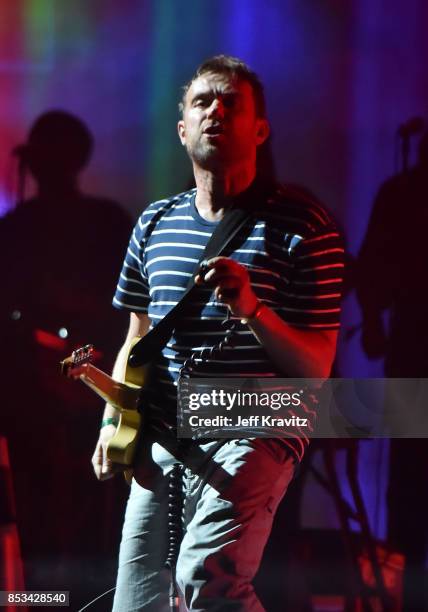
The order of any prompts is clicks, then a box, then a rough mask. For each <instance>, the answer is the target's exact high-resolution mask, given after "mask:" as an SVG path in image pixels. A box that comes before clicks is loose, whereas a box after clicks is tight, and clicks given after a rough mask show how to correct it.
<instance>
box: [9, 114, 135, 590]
mask: <svg viewBox="0 0 428 612" xmlns="http://www.w3.org/2000/svg"><path fill="white" fill-rule="evenodd" d="M92 147H93V140H92V136H91V134H90V132H89V131H88V129H87V127H86V126H85V125H84V124H83V123H82V122H81V121H80V120H79V119H78V118H77V117H74V116H73V115H71V114H69V113H66V112H63V111H51V112H48V113H45V114H44V115H42V116H41V117H39V118H38V119H37V121H36V122H35V123H34V125H33V127H32V128H31V130H30V133H29V136H28V141H27V143H26V144H24V145H21V146H19V147H18V148H17V149H15V151H14V153H15V154H16V155H18V156H19V163H20V169H21V172H22V173H23V174H24V175H25V174H27V175H28V173H30V174H31V176H32V177H33V179H34V181H35V183H36V186H37V191H36V195H35V197H33V198H31V199H29V200H27V201H22V202H19V203H18V205H17V208H16V209H15V210H14V211H13V212H11V213H10V214H8V215H7V216H6V217H5V218H4V219H2V220H1V221H0V262H1V263H0V266H1V278H2V299H1V304H0V332H1V336H2V347H3V351H2V355H1V358H0V360H1V370H2V374H3V377H4V378H3V380H4V385H3V393H4V394H5V396H6V397H5V398H4V399H3V400H2V405H3V410H4V413H5V415H4V417H3V418H2V423H1V432H2V433H4V434H5V435H6V437H7V439H8V442H9V447H10V454H11V463H12V470H13V476H14V486H15V492H16V499H17V515H18V516H17V518H18V528H19V533H20V536H21V543H22V548H23V555H24V561H25V570H26V572H25V573H26V582H27V588H28V587H32V588H54V586H55V585H56V586H62V587H63V588H71V585H72V584H74V583H73V582H72V577H73V578H74V579H75V580H76V582H79V581H80V582H81V583H82V584H85V583H88V582H90V580H91V578H90V573H89V572H88V565H87V564H85V559H84V558H82V557H85V558H86V560H87V559H88V557H89V556H91V557H94V556H96V555H97V554H102V555H103V556H104V555H106V553H107V551H111V548H112V547H113V548H114V542H115V541H116V538H117V537H118V534H117V530H116V532H115V531H114V529H112V527H111V525H116V524H117V522H118V521H115V520H114V519H113V520H112V516H111V515H112V513H113V512H114V511H115V508H119V507H120V497H121V494H122V493H123V491H121V489H122V487H121V484H122V483H121V482H119V481H118V482H117V483H115V484H114V485H112V487H110V488H108V489H103V488H102V487H99V488H98V487H96V486H95V483H94V481H93V480H94V479H93V475H92V474H91V473H90V470H89V468H88V459H89V457H90V455H91V446H92V439H93V436H94V434H95V431H96V430H97V426H98V423H99V420H100V418H101V414H100V410H99V408H100V403H99V400H97V399H96V398H95V397H94V396H92V394H91V393H90V392H89V391H88V390H87V389H85V388H83V386H82V388H81V387H80V385H77V384H74V383H71V382H70V381H67V380H66V379H63V378H62V377H61V376H60V374H59V361H60V359H62V358H64V356H67V355H68V354H70V352H71V351H72V350H73V349H74V348H76V347H78V346H79V345H81V344H84V343H88V342H92V343H94V344H95V346H96V348H97V350H98V351H99V352H100V353H101V354H102V358H101V359H100V362H101V367H103V366H104V367H106V368H109V367H111V362H112V351H113V347H115V346H116V345H117V343H118V342H120V339H121V333H122V332H121V330H122V329H123V324H124V321H123V317H122V316H121V314H120V313H115V312H113V311H112V310H111V308H110V295H111V292H112V290H113V287H114V285H115V280H116V277H117V274H118V270H119V267H120V261H121V259H122V256H123V252H124V251H125V249H126V244H127V241H128V234H129V231H130V227H131V220H130V218H129V217H128V216H127V214H126V213H125V212H124V211H123V210H122V209H121V207H120V206H119V205H118V204H117V203H115V202H113V201H110V200H107V199H101V198H95V197H91V196H87V195H85V194H83V193H82V192H81V191H80V189H79V184H78V175H79V173H80V172H81V170H83V168H84V167H85V166H86V164H87V163H88V161H89V158H90V155H91V152H92ZM88 314H89V316H88ZM89 321H90V324H89V323H88V322H89ZM4 347H7V351H6V350H4ZM124 488H125V487H124ZM113 554H114V552H113ZM73 560H74V564H73ZM97 562H98V561H97ZM71 574H72V575H73V576H71ZM85 574H86V575H85ZM103 585H104V583H103ZM74 601H75V602H76V600H75V599H74Z"/></svg>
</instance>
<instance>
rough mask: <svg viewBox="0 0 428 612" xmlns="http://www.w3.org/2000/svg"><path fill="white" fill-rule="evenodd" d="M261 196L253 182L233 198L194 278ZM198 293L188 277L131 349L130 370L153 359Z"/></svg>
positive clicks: (227, 241)
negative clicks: (165, 311)
mask: <svg viewBox="0 0 428 612" xmlns="http://www.w3.org/2000/svg"><path fill="white" fill-rule="evenodd" d="M262 194H263V195H266V186H265V185H262V184H260V183H259V182H258V181H254V183H253V184H252V185H251V186H250V187H249V188H248V189H247V190H246V191H245V192H243V193H242V194H240V195H239V196H238V197H237V198H235V201H234V203H233V206H231V207H230V208H229V209H228V210H227V212H226V214H225V215H224V217H223V218H222V220H221V221H220V223H219V224H218V225H217V227H216V228H215V230H214V232H213V234H212V236H211V238H210V239H209V241H208V243H207V245H206V247H205V249H204V251H203V253H202V255H201V258H200V260H199V263H198V264H197V266H196V268H195V273H194V274H196V270H197V269H198V267H199V265H200V263H201V262H202V261H203V260H204V259H211V258H212V257H217V256H218V255H220V254H221V253H223V252H224V250H225V248H226V247H227V245H228V244H230V242H231V241H232V239H233V238H234V237H235V236H236V234H237V233H238V232H239V230H240V229H241V228H242V227H243V226H244V224H245V222H246V221H247V219H249V218H250V216H251V214H252V211H253V210H254V208H255V207H256V206H257V204H259V203H260V197H261V196H262ZM198 289H199V287H198V286H197V285H195V281H194V275H192V276H191V278H190V281H189V284H188V286H187V288H186V291H185V292H184V294H183V296H182V298H181V300H180V301H179V302H178V303H177V304H176V305H175V306H174V307H173V308H172V309H171V310H170V311H169V312H168V314H166V315H165V316H164V318H163V319H161V320H160V321H159V323H157V324H156V326H155V327H153V329H151V330H150V331H149V333H148V334H146V335H145V336H143V338H141V340H140V341H139V342H137V344H136V345H135V346H134V348H133V349H132V351H131V354H130V356H129V365H130V366H131V367H138V366H141V365H144V364H146V363H147V362H148V361H150V360H152V359H153V355H155V354H156V353H157V352H158V351H159V350H160V349H161V348H162V347H163V346H165V344H166V343H167V342H168V340H169V338H170V337H171V334H172V332H173V330H174V328H175V326H176V321H177V319H178V317H180V316H182V315H183V313H184V312H185V311H186V308H187V307H188V306H189V304H191V303H192V301H194V299H195V293H196V292H197V291H198Z"/></svg>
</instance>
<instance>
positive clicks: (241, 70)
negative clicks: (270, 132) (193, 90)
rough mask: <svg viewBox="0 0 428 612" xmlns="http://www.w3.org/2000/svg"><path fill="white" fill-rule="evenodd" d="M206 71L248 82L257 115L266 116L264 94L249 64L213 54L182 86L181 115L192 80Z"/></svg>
mask: <svg viewBox="0 0 428 612" xmlns="http://www.w3.org/2000/svg"><path fill="white" fill-rule="evenodd" d="M208 73H210V74H222V75H223V74H224V75H226V76H230V77H234V78H238V79H241V80H243V81H246V82H247V83H249V84H250V85H251V88H252V90H253V97H254V105H255V109H256V115H257V117H265V116H266V101H265V94H264V89H263V85H262V83H261V81H260V79H259V77H258V76H257V74H256V73H255V72H253V71H252V70H251V69H250V68H249V66H247V64H245V62H243V61H241V60H240V59H238V58H236V57H232V56H230V55H215V56H214V57H210V58H209V59H207V60H205V61H204V62H203V63H202V64H201V65H200V66H199V67H198V68H197V69H196V72H195V74H194V75H193V76H192V78H191V79H190V81H188V82H187V83H186V84H185V85H184V86H183V88H182V91H183V95H182V98H181V101H180V102H179V104H178V109H179V111H180V113H181V115H183V111H184V105H185V101H186V95H187V92H188V91H189V88H190V86H191V85H192V83H193V81H195V80H196V79H197V78H199V77H200V76H202V75H203V74H208Z"/></svg>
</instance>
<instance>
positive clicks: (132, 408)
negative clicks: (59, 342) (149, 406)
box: [61, 337, 147, 483]
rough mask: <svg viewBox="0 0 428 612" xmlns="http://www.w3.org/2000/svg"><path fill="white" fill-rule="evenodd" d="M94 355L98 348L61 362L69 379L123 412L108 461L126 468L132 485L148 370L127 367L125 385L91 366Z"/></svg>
mask: <svg viewBox="0 0 428 612" xmlns="http://www.w3.org/2000/svg"><path fill="white" fill-rule="evenodd" d="M139 339H140V338H139V337H137V338H135V339H134V340H133V341H132V344H131V346H130V349H129V353H130V352H131V350H132V348H133V346H134V344H136V342H138V340H139ZM93 352H94V347H93V346H92V345H91V344H87V345H86V346H84V347H82V348H79V349H77V350H75V351H73V353H72V354H71V356H70V357H67V358H66V359H64V361H61V372H62V374H64V375H65V376H67V377H68V378H73V379H75V380H81V381H82V382H83V383H85V385H87V386H88V387H90V388H91V389H92V390H93V391H95V393H97V394H98V395H99V396H100V397H102V398H103V400H105V401H106V402H108V403H109V404H111V405H112V406H113V407H114V408H116V410H117V411H118V412H119V423H118V426H117V429H116V433H115V435H114V436H113V438H112V439H111V440H110V442H109V443H108V447H107V457H108V458H109V459H111V461H113V462H114V463H117V464H119V465H123V466H124V474H125V478H126V480H127V482H128V483H130V481H131V478H132V465H133V463H134V457H135V451H136V448H137V444H138V439H139V437H140V433H141V427H142V415H141V413H140V411H139V403H140V398H141V391H142V388H143V386H144V384H145V382H146V379H147V376H146V372H147V366H142V367H140V368H131V367H130V366H129V365H127V366H126V371H125V381H124V382H123V383H121V382H117V381H116V380H113V378H112V377H111V376H109V375H108V374H106V373H105V372H103V371H102V370H99V369H98V368H96V367H95V366H94V365H93V364H92V363H91V362H92V358H93ZM128 356H129V355H128ZM127 363H128V360H127Z"/></svg>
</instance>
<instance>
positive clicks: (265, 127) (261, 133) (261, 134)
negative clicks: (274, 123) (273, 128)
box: [256, 119, 270, 146]
mask: <svg viewBox="0 0 428 612" xmlns="http://www.w3.org/2000/svg"><path fill="white" fill-rule="evenodd" d="M269 134H270V126H269V122H268V120H267V119H257V128H256V144H257V146H259V145H261V144H263V143H264V141H265V140H266V139H267V138H268V136H269Z"/></svg>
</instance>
